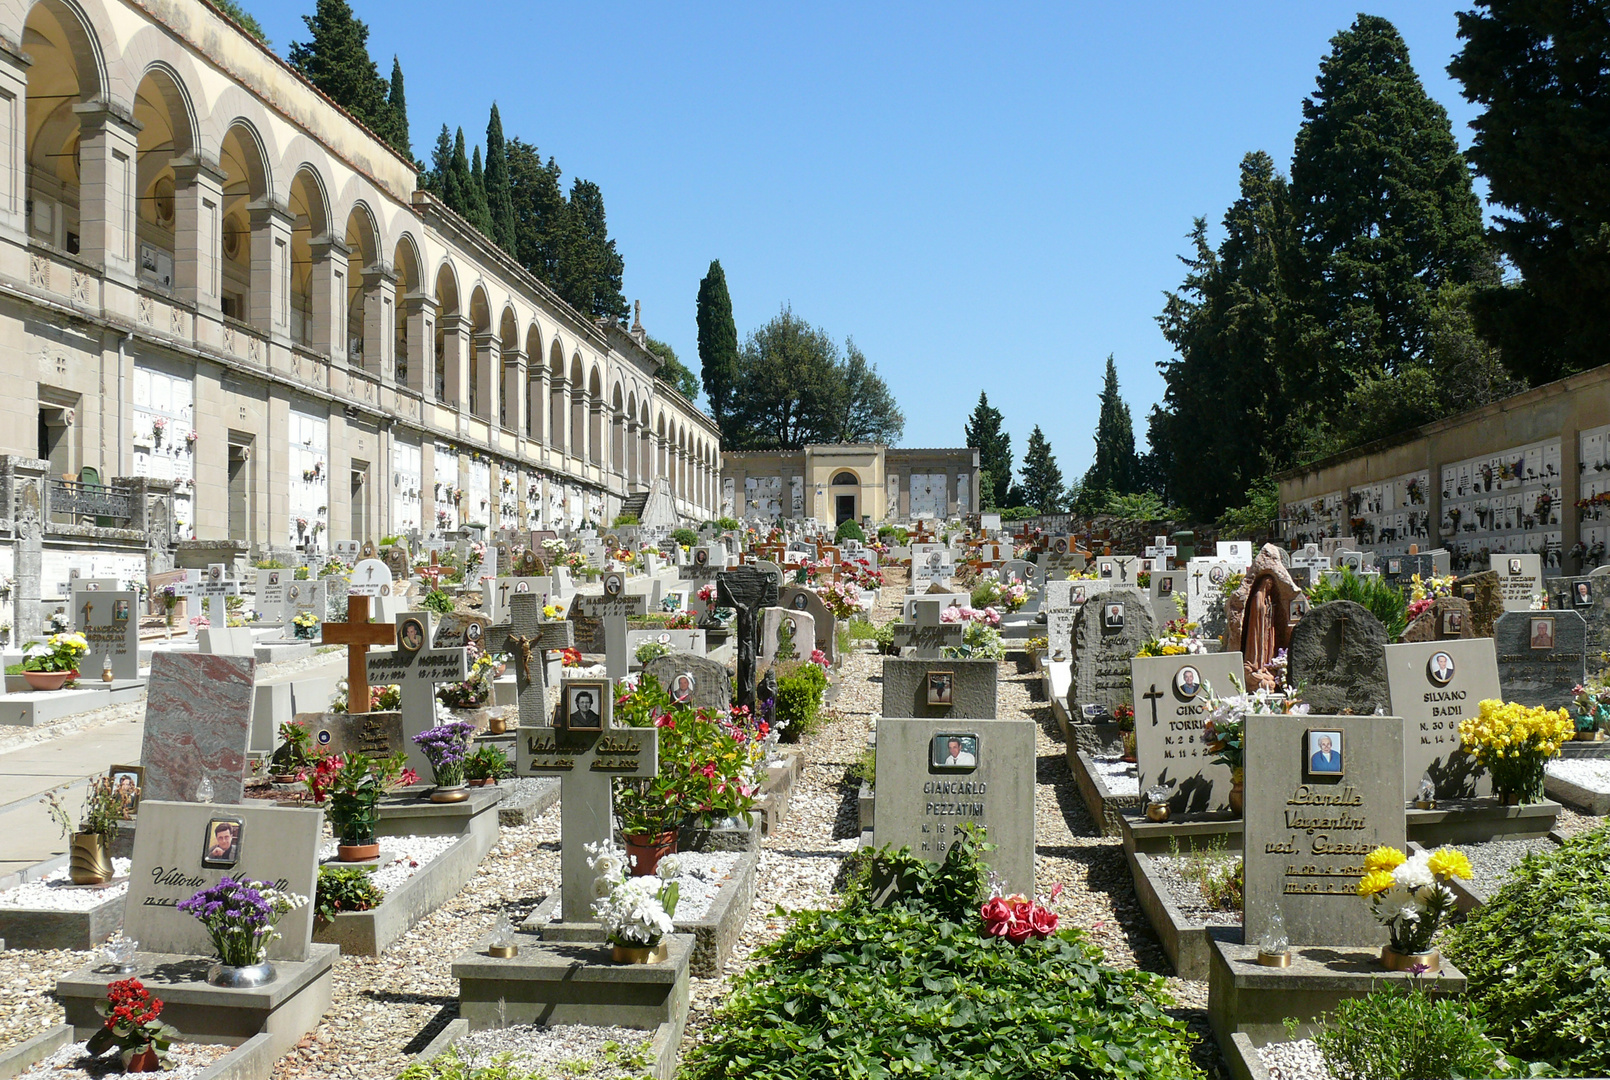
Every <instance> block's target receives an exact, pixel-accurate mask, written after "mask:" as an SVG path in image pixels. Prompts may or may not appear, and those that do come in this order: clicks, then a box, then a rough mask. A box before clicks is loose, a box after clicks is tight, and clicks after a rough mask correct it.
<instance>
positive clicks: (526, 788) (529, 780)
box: [498, 776, 553, 800]
mask: <svg viewBox="0 0 1610 1080" xmlns="http://www.w3.org/2000/svg"><path fill="white" fill-rule="evenodd" d="M552 783H553V778H552V777H551V776H520V777H516V778H514V779H512V780H499V781H498V787H500V788H502V789H503V790H504V791H505V792H507V793H508V794H506V795H504V799H506V800H507V799H518V798H521V797H523V796H526V795H533V794H535V793H536V792H538V791H540V790H542V789H543V788H545V787H547V786H548V785H550V784H552Z"/></svg>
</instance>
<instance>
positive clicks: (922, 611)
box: [894, 599, 965, 658]
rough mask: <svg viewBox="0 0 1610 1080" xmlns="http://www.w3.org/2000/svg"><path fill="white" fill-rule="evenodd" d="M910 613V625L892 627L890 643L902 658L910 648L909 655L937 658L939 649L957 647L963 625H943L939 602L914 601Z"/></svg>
mask: <svg viewBox="0 0 1610 1080" xmlns="http://www.w3.org/2000/svg"><path fill="white" fill-rule="evenodd" d="M912 611H913V618H912V621H911V622H910V623H896V624H895V628H894V644H895V647H896V648H898V649H900V650H901V653H902V655H903V654H904V652H905V650H906V649H910V650H911V654H912V655H913V656H916V657H928V658H934V657H938V656H940V655H941V650H942V649H946V648H952V649H954V648H959V647H960V646H961V643H962V635H963V633H964V632H965V630H964V625H963V624H962V623H960V622H945V621H944V618H943V614H942V613H943V611H944V605H943V604H942V603H941V602H940V601H938V600H931V599H923V600H918V601H916V602H915V603H913V604H912Z"/></svg>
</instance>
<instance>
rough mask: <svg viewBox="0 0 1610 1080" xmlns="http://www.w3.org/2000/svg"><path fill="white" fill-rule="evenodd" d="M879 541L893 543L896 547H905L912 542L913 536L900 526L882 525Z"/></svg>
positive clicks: (879, 530)
mask: <svg viewBox="0 0 1610 1080" xmlns="http://www.w3.org/2000/svg"><path fill="white" fill-rule="evenodd" d="M878 539H879V540H883V541H892V544H893V546H894V547H905V546H906V545H907V544H908V543H910V542H911V534H910V533H909V532H907V531H906V530H905V529H902V528H901V527H900V526H898V525H880V526H879V527H878Z"/></svg>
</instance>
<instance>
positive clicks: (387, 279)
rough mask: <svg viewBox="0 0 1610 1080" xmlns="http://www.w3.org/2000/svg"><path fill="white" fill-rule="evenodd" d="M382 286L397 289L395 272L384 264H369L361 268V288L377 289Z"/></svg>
mask: <svg viewBox="0 0 1610 1080" xmlns="http://www.w3.org/2000/svg"><path fill="white" fill-rule="evenodd" d="M382 285H390V286H391V287H392V288H393V289H395V288H396V287H397V271H396V269H395V268H394V267H391V266H388V265H386V263H384V262H377V263H370V264H369V265H368V266H366V267H364V268H363V287H364V288H366V289H378V288H379V287H380V286H382Z"/></svg>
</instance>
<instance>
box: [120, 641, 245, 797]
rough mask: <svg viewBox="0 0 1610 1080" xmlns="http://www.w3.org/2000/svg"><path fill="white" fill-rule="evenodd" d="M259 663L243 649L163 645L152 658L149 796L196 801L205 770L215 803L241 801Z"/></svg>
mask: <svg viewBox="0 0 1610 1080" xmlns="http://www.w3.org/2000/svg"><path fill="white" fill-rule="evenodd" d="M256 666H257V661H256V660H254V659H252V658H251V657H246V656H204V655H202V654H200V653H176V652H159V653H157V654H156V655H155V656H153V657H152V658H151V679H150V682H149V683H148V684H147V686H146V694H145V732H144V738H143V741H142V742H141V745H140V764H141V765H142V766H144V767H145V785H144V790H143V797H144V798H147V799H153V800H167V801H171V802H194V801H195V798H196V787H197V785H198V784H200V783H201V778H202V777H203V776H205V777H207V778H208V779H210V780H211V781H212V787H213V797H212V801H213V802H215V803H231V804H233V803H238V802H240V800H241V794H242V791H243V790H244V784H243V781H244V779H245V775H246V748H247V746H248V744H249V743H250V741H251V727H252V696H253V694H252V679H253V671H254V670H255V668H256Z"/></svg>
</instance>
